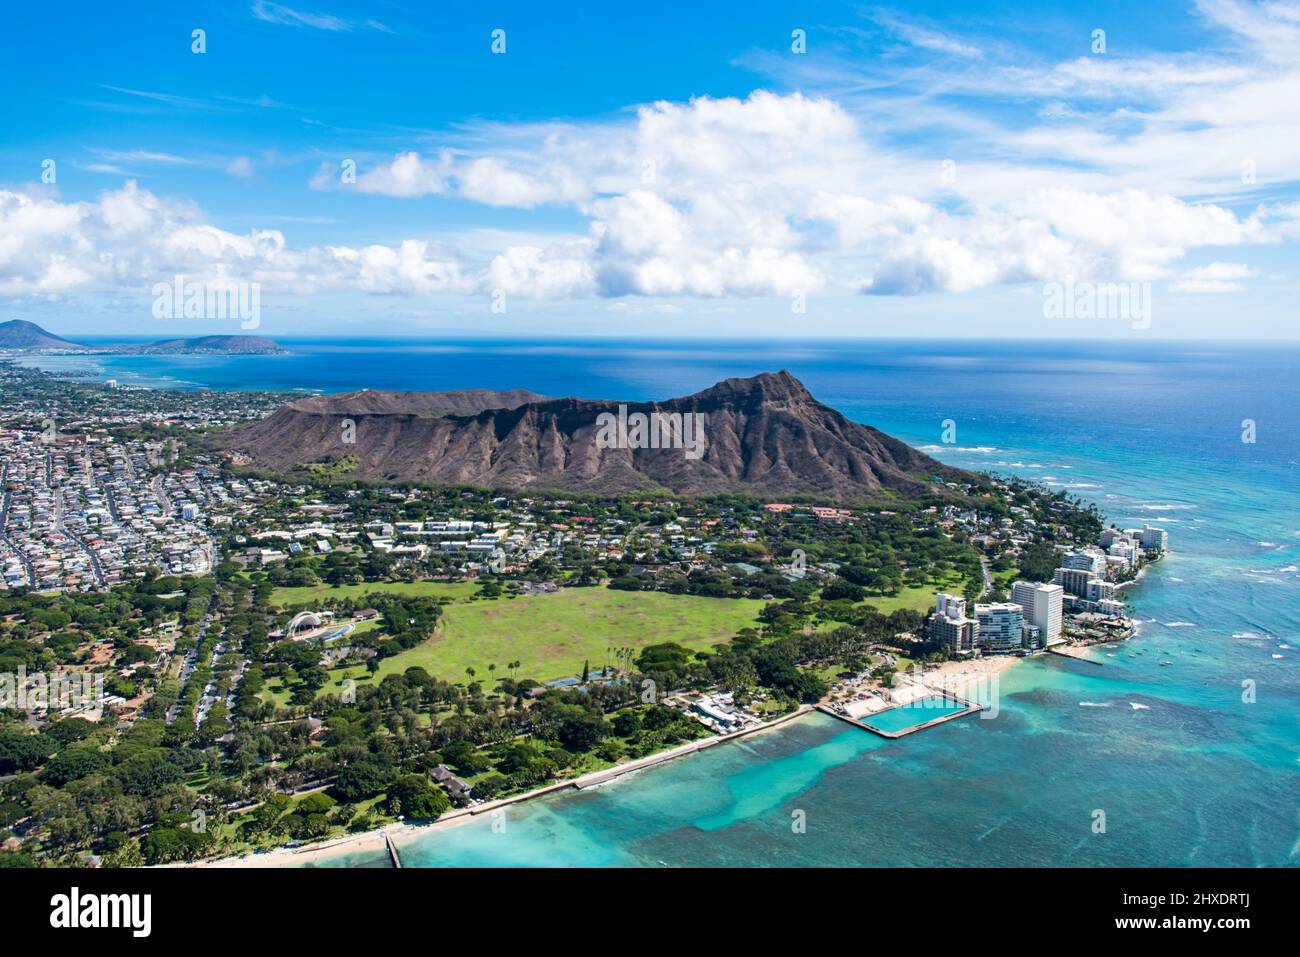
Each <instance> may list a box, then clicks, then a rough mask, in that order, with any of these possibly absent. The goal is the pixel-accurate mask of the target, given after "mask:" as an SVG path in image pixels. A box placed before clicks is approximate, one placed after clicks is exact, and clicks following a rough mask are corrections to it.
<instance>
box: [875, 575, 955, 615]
mask: <svg viewBox="0 0 1300 957" xmlns="http://www.w3.org/2000/svg"><path fill="white" fill-rule="evenodd" d="M961 584H962V583H961V578H960V577H957V576H953V577H952V578H950V579H949V580H948V581H947V583H946V584H944V585H937V586H936V585H931V584H925V585H905V586H903V587H902V588H900V589H899V591H898V594H897V595H887V596H884V597H880V596H876V595H871V596H868V597H867V599H866V600H865V601H863V604H864V605H870V606H871V607H872V608H874V609H876V611H878V612H880V613H881V614H882V615H889V614H892V613H893V612H896V611H898V610H900V609H908V610H910V611H927V610H929V609H930V608H931V607H933V605H934V593H935V592H938V591H943V590H944V589H945V588H950V589H951V588H955V589H957V591H958V592H960V591H961Z"/></svg>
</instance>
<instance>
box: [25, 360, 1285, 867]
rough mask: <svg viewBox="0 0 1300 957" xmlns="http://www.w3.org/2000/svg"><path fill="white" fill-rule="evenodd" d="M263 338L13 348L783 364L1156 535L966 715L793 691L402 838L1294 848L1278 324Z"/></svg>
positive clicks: (505, 383)
mask: <svg viewBox="0 0 1300 957" xmlns="http://www.w3.org/2000/svg"><path fill="white" fill-rule="evenodd" d="M284 344H285V345H286V346H287V347H288V348H290V349H292V350H293V355H289V356H277V357H250V358H226V357H114V358H105V357H88V358H72V359H40V360H38V361H39V363H40V364H41V365H42V366H44V367H46V368H97V369H98V370H99V372H100V374H101V375H102V376H105V377H107V376H113V377H116V378H118V379H119V380H121V381H123V382H126V383H131V382H135V383H140V384H153V385H159V386H166V387H179V388H184V387H197V386H203V387H212V388H223V389H224V388H278V389H302V390H324V391H342V390H349V389H355V388H362V387H370V388H390V389H432V390H442V389H461V388H492V389H507V388H526V389H533V390H535V391H537V392H541V393H545V394H548V395H555V396H561V395H580V396H585V397H592V398H611V399H636V400H643V399H652V398H668V397H672V396H677V395H684V394H688V393H690V392H694V391H697V390H699V389H702V388H705V387H707V386H709V385H711V384H713V383H714V382H716V381H718V380H720V379H723V378H726V377H728V376H748V375H753V374H755V373H758V372H762V371H775V370H778V369H787V370H789V371H790V372H791V373H793V374H794V375H795V376H797V377H798V378H799V379H801V380H802V381H803V382H804V384H805V385H806V386H807V387H808V388H809V389H810V390H811V391H812V393H813V395H814V396H816V397H817V398H819V399H820V400H822V401H823V402H826V403H827V404H829V405H832V406H834V407H836V408H837V409H839V410H840V411H842V412H843V413H845V414H846V415H848V416H849V417H851V418H853V419H856V420H858V421H862V422H866V423H868V424H871V425H874V426H876V427H878V428H880V429H883V430H884V431H886V432H889V433H891V434H893V435H896V436H898V437H899V438H901V439H904V440H906V441H908V442H910V443H912V444H914V445H917V446H919V447H922V448H924V449H925V450H926V451H927V452H929V453H930V454H932V455H934V456H935V457H937V458H940V459H942V460H944V461H945V462H949V463H951V464H953V465H957V466H962V467H965V468H973V469H983V470H989V471H994V472H1001V473H1014V474H1018V475H1024V476H1030V477H1033V478H1035V479H1038V480H1040V481H1042V482H1044V483H1046V484H1048V485H1051V486H1054V487H1065V488H1068V489H1070V490H1071V491H1073V492H1075V493H1076V494H1078V495H1081V496H1083V497H1084V498H1086V499H1089V500H1092V501H1095V502H1097V503H1098V505H1099V506H1100V507H1101V508H1102V510H1103V512H1104V513H1105V515H1106V516H1107V518H1108V519H1110V520H1112V521H1114V522H1116V523H1118V524H1119V525H1121V527H1129V526H1132V525H1141V524H1143V523H1144V522H1145V523H1150V524H1155V525H1160V526H1162V527H1164V528H1166V529H1167V530H1168V531H1169V535H1170V544H1171V549H1172V552H1171V554H1170V555H1169V556H1168V558H1167V559H1166V560H1165V561H1163V562H1161V563H1160V564H1158V565H1157V566H1155V567H1154V568H1153V569H1152V570H1151V571H1150V573H1149V574H1148V575H1146V577H1145V578H1144V579H1143V581H1142V583H1141V584H1139V585H1138V586H1136V587H1134V588H1132V589H1129V590H1128V591H1127V592H1126V598H1127V599H1128V600H1129V602H1130V603H1131V604H1132V605H1133V606H1134V608H1135V609H1136V614H1137V616H1138V618H1139V619H1140V620H1141V630H1140V633H1139V635H1138V637H1136V638H1135V639H1133V640H1132V641H1130V642H1128V643H1126V644H1124V645H1122V646H1119V647H1115V648H1112V649H1110V650H1109V653H1108V654H1101V655H1098V660H1100V661H1101V662H1102V665H1101V666H1100V667H1098V666H1097V665H1092V664H1087V663H1078V662H1072V661H1068V660H1065V659H1061V658H1058V657H1055V656H1052V657H1049V658H1041V659H1033V660H1030V661H1027V662H1025V663H1022V664H1018V665H1016V666H1014V667H1013V668H1011V669H1010V670H1009V671H1007V672H1005V673H1004V674H1003V675H1002V676H1001V680H1000V702H999V711H998V716H997V717H996V718H994V719H992V720H980V719H977V718H967V719H961V720H958V721H953V722H949V723H947V724H944V725H941V726H939V727H935V728H931V729H929V730H926V731H923V732H921V733H919V734H916V735H912V736H909V737H906V738H903V739H900V740H897V741H887V740H885V739H882V738H878V737H876V736H874V735H871V734H869V733H867V732H864V731H860V730H858V729H855V728H852V727H849V726H847V725H844V724H842V723H840V722H837V721H835V720H833V719H831V718H827V717H825V716H821V715H815V716H811V717H808V718H803V719H800V720H798V721H796V722H794V723H792V724H791V725H790V726H787V727H786V728H783V729H780V730H777V731H774V732H770V733H767V734H763V735H757V736H753V737H750V738H745V739H742V740H741V741H739V742H736V743H734V744H728V745H723V746H721V747H717V748H713V749H710V750H708V751H705V752H703V753H701V754H698V755H694V756H691V757H688V758H684V759H681V760H677V761H673V762H670V763H668V764H666V765H664V766H662V767H659V768H655V769H652V770H649V771H644V772H641V773H638V774H634V775H630V776H627V777H625V778H622V779H619V780H617V781H616V782H614V783H612V784H609V785H606V786H603V787H601V788H598V789H596V790H594V791H588V792H583V793H567V794H563V795H560V796H555V797H549V798H545V799H541V800H536V801H531V802H527V803H526V804H524V805H517V806H515V807H513V808H511V809H510V810H509V811H508V813H507V817H506V821H505V828H504V831H503V832H501V833H498V832H497V831H495V830H494V829H493V828H492V822H491V821H489V820H486V819H475V820H474V821H472V822H470V823H467V824H464V825H461V826H456V827H452V828H448V829H445V830H443V831H440V832H438V833H434V834H431V835H427V836H422V837H418V838H415V839H414V840H412V841H410V842H409V843H407V844H406V845H405V846H404V847H403V848H402V852H403V859H404V860H405V861H406V863H407V864H408V866H419V865H427V866H446V865H464V864H471V865H517V864H527V865H643V866H690V865H776V864H780V865H815V864H831V865H878V866H880V865H940V866H948V865H951V866H981V865H989V866H1000V865H1068V866H1093V865H1106V866H1115V865H1133V866H1146V865H1174V866H1178V865H1198V866H1228V865H1266V866H1279V865H1282V866H1294V865H1296V864H1297V863H1300V345H1298V344H1295V343H1267V344H1257V345H1237V344H1229V343H1173V342H1160V341H1150V342H1133V341H1125V342H1122V343H1120V342H1116V343H1091V342H1090V343H1072V342H1059V341H1042V342H1034V343H1030V344H1021V343H1015V342H1002V341H991V342H990V341H984V342H972V341H942V340H926V341H892V340H890V341H860V342H847V343H845V342H836V343H825V342H809V343H791V342H671V343H669V342H647V343H642V342H636V343H633V342H623V341H617V342H610V341H606V342H592V341H583V342H577V341H553V342H547V343H543V342H522V341H500V340H494V341H481V342H468V341H455V342H447V343H441V344H418V343H394V342H379V341H372V342H362V341H350V342H323V341H321V342H305V341H304V342H293V341H286V342H285V343H284ZM946 419H952V420H953V421H954V422H955V423H956V428H957V442H956V443H955V444H950V445H945V444H942V443H941V435H942V432H943V423H944V420H946ZM1246 420H1250V421H1251V422H1253V428H1254V436H1253V437H1254V441H1253V442H1245V441H1243V431H1244V429H1245V428H1246V427H1245V426H1244V425H1243V423H1244V422H1245V421H1246ZM1251 689H1253V694H1251V693H1250V691H1251ZM796 812H803V813H802V817H803V819H804V820H805V821H806V829H805V830H804V832H803V833H796V832H795V829H794V828H792V822H793V821H794V820H795V818H796V816H797V815H796ZM1098 812H1101V813H1103V814H1104V816H1105V829H1104V832H1098V830H1097V828H1096V826H1095V822H1097V821H1098V820H1100V818H1099V816H1098ZM336 863H341V864H348V865H354V866H360V865H372V866H373V865H375V864H379V863H382V862H381V861H379V860H378V859H375V858H366V857H353V858H340V859H339V860H338V861H337V862H336Z"/></svg>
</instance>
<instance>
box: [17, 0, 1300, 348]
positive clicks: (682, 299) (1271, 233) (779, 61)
mask: <svg viewBox="0 0 1300 957" xmlns="http://www.w3.org/2000/svg"><path fill="white" fill-rule="evenodd" d="M474 7H475V8H474V9H472V10H466V11H457V10H443V9H434V8H433V5H429V4H410V5H405V4H395V3H367V4H346V3H334V2H322V3H319V4H318V3H314V2H313V3H307V2H305V0H295V2H294V3H291V4H275V3H269V2H260V0H259V2H252V3H220V4H218V3H207V4H205V3H195V4H185V5H169V6H161V5H152V4H130V3H128V4H119V5H113V6H112V7H111V8H110V7H106V6H104V5H101V4H90V3H84V4H82V3H73V4H52V5H51V4H46V5H34V6H33V5H22V6H20V7H18V8H14V9H12V10H10V11H8V12H7V17H8V21H9V22H8V29H7V30H6V31H5V33H4V35H3V37H0V54H3V57H4V61H5V63H6V64H7V65H8V67H9V69H8V70H7V71H6V72H7V77H8V79H9V81H10V89H9V91H8V95H7V96H6V97H5V98H4V101H3V106H2V107H0V110H3V115H2V116H0V128H3V130H4V131H5V133H4V137H3V139H2V140H0V318H26V319H31V320H33V321H36V322H39V323H41V324H43V325H45V326H47V327H48V328H50V329H52V330H54V331H57V332H64V333H81V334H86V333H98V334H104V335H118V334H122V335H125V334H128V333H130V334H150V333H154V332H166V333H169V334H176V333H178V332H181V331H186V330H192V332H193V333H194V334H202V333H209V332H233V331H239V330H237V329H234V328H231V325H232V323H231V321H230V320H224V319H191V320H184V323H185V324H186V326H185V330H182V329H178V328H177V323H176V322H175V321H169V320H165V319H156V318H155V317H154V315H153V312H152V310H151V306H152V304H153V301H154V296H153V295H152V293H151V290H152V288H153V287H154V285H155V284H156V283H158V282H160V281H167V280H170V279H171V277H173V276H174V275H177V274H182V275H184V276H185V277H187V279H191V280H199V281H210V280H218V279H220V280H226V281H235V282H247V283H256V284H258V287H259V288H260V290H261V297H262V298H261V302H262V306H261V326H260V327H259V331H260V332H262V333H264V334H267V335H284V336H295V335H331V334H344V335H346V334H361V333H364V334H366V335H376V334H380V335H382V334H391V335H397V336H406V335H418V336H430V337H437V336H445V335H463V334H473V335H492V334H502V335H519V334H524V333H527V334H532V335H540V336H545V335H548V334H554V335H621V336H689V335H703V336H792V337H797V336H809V335H812V336H896V335H908V336H1026V337H1093V336H1096V337H1126V336H1158V337H1208V338H1242V337H1251V338H1255V337H1258V338H1295V336H1296V322H1295V308H1294V305H1293V304H1294V302H1295V301H1296V292H1297V291H1298V289H1297V279H1298V277H1297V275H1296V266H1295V264H1296V262H1297V256H1296V246H1297V242H1298V241H1300V184H1298V182H1297V179H1298V176H1300V174H1297V170H1300V118H1298V114H1297V111H1296V109H1295V104H1296V103H1297V102H1300V3H1296V2H1294V0H1285V2H1273V3H1264V4H1253V3H1244V2H1242V3H1238V2H1233V0H1206V2H1202V3H1151V4H1145V5H1142V6H1141V7H1140V8H1134V6H1133V5H1131V4H1126V3H1115V4H1089V5H1086V8H1081V6H1080V5H1078V4H1072V3H1063V4H1046V5H1045V4H1041V3H1033V4H1020V3H980V4H974V3H966V4H960V3H959V4H954V3H941V4H940V3H933V4H927V3H923V4H916V3H910V4H908V5H906V7H905V8H904V7H902V6H900V7H897V8H894V7H888V6H872V5H858V4H844V3H800V4H789V3H784V4H776V3H750V4H746V5H745V6H744V7H743V8H735V9H733V10H728V9H726V8H724V6H723V5H709V4H699V3H691V4H675V3H665V4H656V5H654V6H653V7H644V6H634V7H629V8H627V9H624V10H606V9H604V8H602V7H598V6H592V7H590V8H589V9H575V8H574V5H567V4H566V5H560V4H528V5H525V4H476V5H474ZM195 29H202V30H203V31H204V32H205V33H204V40H205V43H206V50H205V52H203V53H201V54H198V53H195V52H193V51H192V44H193V40H192V31H193V30H195ZM497 29H501V30H504V31H505V52H504V53H494V52H493V50H492V43H493V38H492V33H493V31H494V30H497ZM796 30H800V31H803V36H804V37H805V50H804V52H798V51H797V50H796V49H794V47H795V46H796V43H795V40H794V39H792V32H793V31H796ZM1099 30H1100V31H1104V49H1103V48H1101V47H1100V46H1099V35H1098V34H1097V33H1096V31H1099ZM47 160H52V161H53V162H54V166H53V172H54V176H53V180H54V181H53V182H48V181H43V180H42V174H43V169H44V168H45V167H43V165H42V164H43V163H44V162H45V161H47ZM346 161H352V162H353V163H355V169H356V179H355V182H345V181H344V178H343V176H342V175H341V174H342V169H343V167H342V165H341V164H344V163H345V162H346ZM45 178H46V179H47V180H48V179H49V178H50V177H49V175H48V173H47V174H46V177H45ZM1067 283H1070V284H1074V286H1082V285H1087V284H1089V283H1093V284H1096V283H1126V284H1128V283H1132V284H1137V285H1138V286H1141V285H1142V284H1149V287H1148V288H1149V290H1150V292H1149V295H1150V300H1149V301H1150V303H1151V314H1150V317H1149V318H1150V321H1149V322H1148V323H1145V324H1144V323H1130V322H1127V321H1123V320H1120V319H1115V318H1102V319H1058V318H1049V317H1048V316H1047V315H1045V309H1044V302H1045V291H1044V290H1045V287H1047V286H1048V285H1051V284H1057V285H1064V284H1067ZM1074 286H1071V288H1074ZM494 305H495V308H494Z"/></svg>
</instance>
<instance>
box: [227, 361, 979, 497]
mask: <svg viewBox="0 0 1300 957" xmlns="http://www.w3.org/2000/svg"><path fill="white" fill-rule="evenodd" d="M620 405H622V406H626V409H625V410H620V408H619V407H620ZM651 412H654V413H659V414H661V415H664V416H667V417H668V418H669V419H674V418H675V419H677V420H678V421H684V416H685V415H687V414H688V413H702V416H703V422H702V423H701V425H700V428H701V430H702V433H703V442H702V447H693V449H692V451H693V452H696V453H698V454H692V455H686V454H684V451H683V447H682V446H681V445H669V444H665V443H658V444H655V445H651V444H648V443H647V444H643V445H638V444H636V443H635V442H633V441H630V440H629V439H628V438H627V437H630V436H631V435H633V434H635V431H634V430H635V428H636V426H635V424H634V423H632V422H631V420H632V417H633V416H634V415H640V416H641V417H643V418H644V417H645V413H651ZM613 416H619V417H623V418H624V419H625V420H626V421H623V422H622V423H621V424H620V426H619V429H618V434H619V435H621V436H623V437H624V438H623V439H620V441H621V442H625V444H621V445H620V444H614V445H611V444H610V443H609V442H608V441H607V439H608V436H609V429H610V425H609V419H610V418H611V417H613ZM344 419H351V420H353V421H354V424H355V426H356V428H355V432H354V433H353V437H354V439H355V441H352V442H348V443H345V442H344V441H343V439H342V435H343V434H344V430H342V429H340V427H339V426H340V423H341V422H342V421H343V420H344ZM602 420H604V423H605V424H604V425H602V424H601V423H602ZM656 434H658V433H656ZM602 435H603V436H604V438H603V439H598V436H602ZM217 441H218V443H219V444H220V445H221V446H222V447H224V448H226V449H228V450H230V451H232V452H234V453H238V456H239V459H240V460H241V461H246V462H248V463H250V464H252V465H254V466H256V467H259V468H266V469H269V470H271V471H276V472H281V473H292V472H294V471H297V470H300V469H304V468H306V467H308V466H311V465H317V464H326V463H328V464H335V463H339V462H343V461H344V460H347V461H348V462H349V464H350V466H351V469H352V471H351V474H352V475H353V476H355V477H357V478H362V479H369V480H374V481H400V480H409V481H423V482H429V483H432V484H445V485H477V486H480V487H483V488H499V489H510V490H514V491H520V490H535V491H559V492H589V493H595V494H622V493H624V492H634V491H644V490H654V489H659V490H668V491H672V492H674V493H678V494H685V495H702V494H711V493H718V492H750V493H753V494H758V495H765V496H807V497H819V498H834V499H840V500H865V499H873V498H880V497H882V496H889V495H901V496H904V497H908V498H914V497H920V496H922V495H926V494H929V493H931V492H933V491H935V489H936V485H935V483H934V482H933V481H932V479H933V477H935V476H941V477H943V478H945V479H949V480H956V481H958V482H964V481H972V482H973V481H978V480H977V479H976V478H975V477H974V476H972V475H970V474H969V473H965V472H961V471H960V470H957V469H953V468H949V467H948V466H945V465H942V464H940V463H939V462H937V461H935V460H934V459H932V458H930V457H929V456H927V455H925V454H923V453H921V452H919V451H917V450H916V449H914V448H912V447H911V446H909V445H907V444H906V443H905V442H901V441H899V440H898V439H895V438H892V437H891V436H888V435H885V434H884V433H883V432H880V431H878V430H876V429H873V428H871V427H870V426H867V425H861V424H859V423H857V422H853V421H851V420H849V419H847V418H845V416H843V415H842V414H841V413H839V412H837V411H836V410H834V409H832V408H830V407H829V406H826V405H823V404H822V403H820V402H818V401H817V400H816V399H815V398H813V396H812V395H811V394H810V393H809V392H808V390H807V389H806V388H805V387H804V385H803V384H802V383H801V382H800V381H799V380H798V379H796V378H795V377H794V376H792V375H791V374H790V373H789V372H784V371H783V372H765V373H762V374H760V375H756V376H753V377H751V378H746V379H739V378H738V379H726V380H724V381H722V382H719V383H717V384H716V385H713V386H711V387H709V388H707V389H704V390H703V391H701V392H697V393H695V394H693V395H689V396H684V397H681V398H677V399H668V400H666V401H661V402H618V401H611V400H593V399H578V398H566V399H544V398H542V397H540V396H535V395H534V394H533V393H528V392H522V391H516V392H508V393H499V392H485V391H481V390H469V391H465V392H384V391H377V390H364V391H359V392H352V393H345V394H342V395H332V396H312V397H308V398H304V399H298V400H295V401H293V402H291V403H289V404H288V405H285V406H282V407H281V408H280V409H278V410H277V411H276V412H274V413H273V414H272V415H270V416H269V417H267V418H266V419H263V420H262V421H260V422H256V423H251V424H249V425H245V426H241V427H239V428H236V429H233V430H230V431H228V432H226V433H224V434H223V435H221V436H219V437H218V439H217Z"/></svg>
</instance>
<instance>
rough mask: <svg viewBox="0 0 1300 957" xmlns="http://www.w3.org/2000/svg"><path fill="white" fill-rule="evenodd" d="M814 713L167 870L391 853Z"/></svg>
mask: <svg viewBox="0 0 1300 957" xmlns="http://www.w3.org/2000/svg"><path fill="white" fill-rule="evenodd" d="M814 710H815V708H814V706H813V705H800V706H799V707H798V708H796V709H795V710H794V711H791V712H789V713H788V714H783V715H780V716H779V717H777V718H774V719H773V720H771V721H767V722H765V723H763V724H760V725H756V726H755V727H752V728H743V729H741V730H740V731H733V732H731V733H730V734H723V735H714V736H712V737H708V738H697V739H696V740H694V741H687V742H686V743H684V744H680V745H678V746H676V747H673V748H669V749H667V750H665V751H659V752H657V753H655V754H648V755H646V756H645V757H643V758H637V759H636V760H635V761H628V762H627V763H625V764H618V765H615V766H614V767H612V768H604V769H603V770H600V771H592V772H589V773H588V774H583V775H579V776H578V777H576V778H570V779H568V780H564V781H555V782H552V783H551V784H547V785H543V786H542V787H540V788H535V789H534V790H532V791H525V792H524V793H523V794H516V795H512V796H511V797H506V798H501V799H499V800H496V801H488V802H487V803H485V804H479V805H476V806H474V807H468V808H457V809H456V810H453V811H449V812H447V813H446V814H444V815H443V816H442V817H440V818H438V819H437V820H436V821H430V822H429V823H427V824H408V823H406V822H404V821H397V822H395V823H393V824H386V825H384V826H383V827H381V828H377V829H375V830H373V831H365V832H363V833H361V834H345V835H342V836H340V837H336V838H332V839H330V840H328V841H323V842H321V843H318V844H310V845H307V846H304V847H293V848H286V847H280V848H275V849H273V850H270V851H267V852H266V853H265V854H254V853H250V854H244V855H240V856H236V857H222V858H217V859H215V860H211V861H191V862H188V863H185V864H177V865H164V866H174V867H268V868H276V867H301V866H303V865H304V864H308V863H312V862H315V861H321V860H329V859H330V858H334V857H341V856H343V855H346V854H355V853H361V852H365V851H370V850H373V851H375V852H376V853H387V851H388V846H389V840H390V839H391V840H392V842H393V843H394V844H398V843H399V842H401V843H408V842H410V841H411V840H414V839H415V838H417V837H423V836H426V835H428V834H433V833H435V832H436V831H439V830H444V829H447V828H451V827H456V826H458V825H460V824H465V823H467V822H469V821H471V820H473V819H475V818H477V817H479V816H480V815H482V814H486V813H491V812H493V811H497V810H500V809H502V808H505V807H507V806H509V805H511V804H520V803H522V802H524V801H531V800H533V799H535V798H540V797H545V796H546V795H548V794H554V793H558V792H560V791H568V790H574V791H586V790H591V789H593V788H598V787H601V786H603V785H605V784H609V783H610V782H612V781H615V780H618V779H619V778H623V777H626V776H627V775H629V774H635V773H637V772H638V771H644V770H647V769H648V768H653V767H657V766H658V765H661V764H666V763H667V762H669V761H672V760H675V759H676V758H680V757H686V756H687V755H691V754H697V753H698V752H700V751H704V750H707V749H708V748H712V747H715V746H717V745H720V744H726V743H728V742H730V741H735V740H737V739H738V738H743V737H748V736H749V735H754V734H761V733H763V732H765V731H771V730H774V729H775V728H779V727H782V726H784V725H786V724H788V723H790V722H792V721H794V720H796V719H798V718H802V717H805V716H806V715H808V714H811V713H812V712H813V711H814ZM398 850H399V851H400V850H401V847H400V846H399V847H398Z"/></svg>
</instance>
